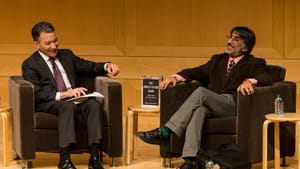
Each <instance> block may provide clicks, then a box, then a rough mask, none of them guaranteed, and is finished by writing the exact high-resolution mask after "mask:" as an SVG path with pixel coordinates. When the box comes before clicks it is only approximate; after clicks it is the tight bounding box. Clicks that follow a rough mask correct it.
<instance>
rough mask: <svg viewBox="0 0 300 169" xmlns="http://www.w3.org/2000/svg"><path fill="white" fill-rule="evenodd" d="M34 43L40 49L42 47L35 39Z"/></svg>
mask: <svg viewBox="0 0 300 169" xmlns="http://www.w3.org/2000/svg"><path fill="white" fill-rule="evenodd" d="M34 45H35V47H36V48H38V49H39V48H40V44H39V42H38V41H34Z"/></svg>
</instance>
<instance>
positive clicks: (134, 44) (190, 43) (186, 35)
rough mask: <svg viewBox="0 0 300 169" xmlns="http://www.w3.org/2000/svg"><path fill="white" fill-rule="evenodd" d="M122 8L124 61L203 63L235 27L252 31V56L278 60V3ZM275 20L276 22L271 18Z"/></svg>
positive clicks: (143, 3) (161, 1)
mask: <svg viewBox="0 0 300 169" xmlns="http://www.w3.org/2000/svg"><path fill="white" fill-rule="evenodd" d="M127 2H128V3H126V9H128V10H126V12H127V13H126V16H128V17H126V23H128V24H126V28H127V29H126V37H127V38H126V55H127V56H151V57H154V56H158V57H160V56H168V57H172V58H173V57H185V58H190V57H201V58H208V57H210V56H211V55H212V54H213V53H220V52H223V50H224V45H225V36H226V35H227V34H228V33H229V30H230V29H231V28H232V27H233V26H236V25H246V26H249V27H250V28H252V29H253V30H254V31H255V32H256V34H257V36H258V37H259V38H258V41H257V49H256V50H255V53H257V54H259V55H267V57H280V56H282V54H283V45H282V44H283V36H282V35H283V34H282V33H283V26H281V27H278V25H283V17H282V15H281V14H282V12H283V6H282V3H281V1H280V0H274V1H273V0H254V1H239V0H230V1H222V0H216V1H204V0H186V1H181V0H154V1H147V0H129V1H127ZM274 16H276V20H275V19H274V20H273V17H274Z"/></svg>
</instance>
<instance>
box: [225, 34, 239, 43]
mask: <svg viewBox="0 0 300 169" xmlns="http://www.w3.org/2000/svg"><path fill="white" fill-rule="evenodd" d="M229 40H231V41H232V42H239V41H241V40H242V38H241V37H239V36H233V37H232V36H230V35H227V36H226V41H229Z"/></svg>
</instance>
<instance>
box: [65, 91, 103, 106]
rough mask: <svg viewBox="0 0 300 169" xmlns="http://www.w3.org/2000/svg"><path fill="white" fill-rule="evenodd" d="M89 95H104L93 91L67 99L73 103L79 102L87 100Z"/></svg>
mask: <svg viewBox="0 0 300 169" xmlns="http://www.w3.org/2000/svg"><path fill="white" fill-rule="evenodd" d="M89 97H101V98H103V97H104V96H103V95H102V94H101V93H99V92H93V93H89V94H86V95H82V96H79V97H73V98H71V99H68V100H67V101H73V102H74V103H75V104H79V103H81V102H83V101H85V100H87V99H88V98H89Z"/></svg>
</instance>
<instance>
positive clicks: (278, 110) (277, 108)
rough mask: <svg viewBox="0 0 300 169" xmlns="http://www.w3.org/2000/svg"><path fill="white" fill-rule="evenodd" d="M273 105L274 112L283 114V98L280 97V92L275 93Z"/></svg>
mask: <svg viewBox="0 0 300 169" xmlns="http://www.w3.org/2000/svg"><path fill="white" fill-rule="evenodd" d="M274 105H275V114H277V115H283V113H284V104H283V99H282V98H281V96H280V94H276V99H275V101H274Z"/></svg>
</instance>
